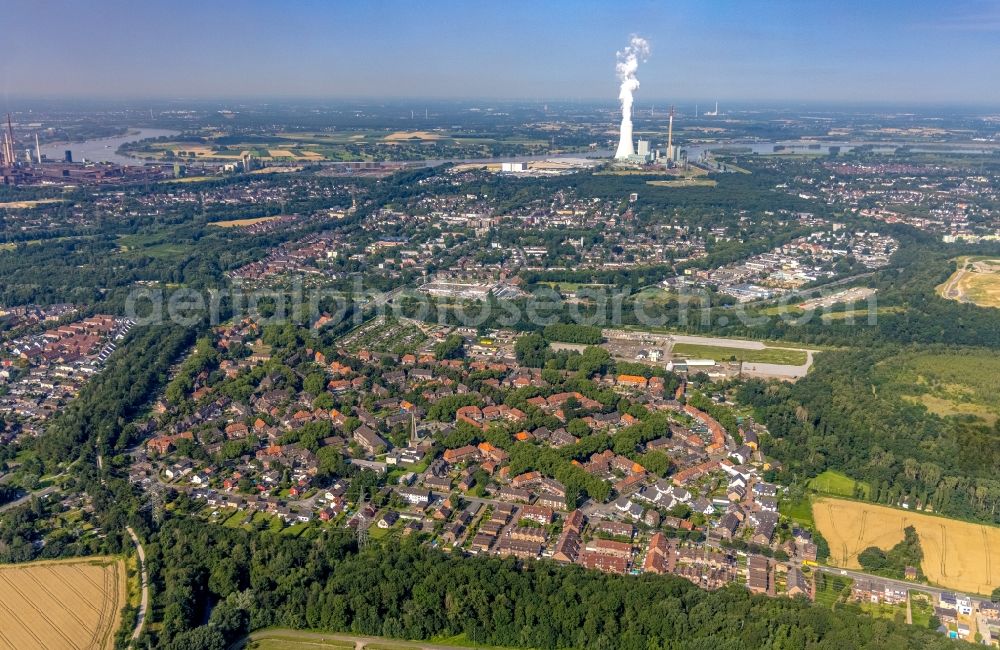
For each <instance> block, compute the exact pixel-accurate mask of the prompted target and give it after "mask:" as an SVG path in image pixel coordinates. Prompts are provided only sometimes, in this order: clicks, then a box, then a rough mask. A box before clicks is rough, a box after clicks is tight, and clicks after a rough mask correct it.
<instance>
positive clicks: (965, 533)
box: [813, 497, 1000, 594]
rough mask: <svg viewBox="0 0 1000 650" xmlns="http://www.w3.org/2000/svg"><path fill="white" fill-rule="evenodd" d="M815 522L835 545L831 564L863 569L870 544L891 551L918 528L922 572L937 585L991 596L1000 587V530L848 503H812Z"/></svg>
mask: <svg viewBox="0 0 1000 650" xmlns="http://www.w3.org/2000/svg"><path fill="white" fill-rule="evenodd" d="M813 518H814V519H815V521H816V526H817V528H818V529H819V532H820V533H821V534H822V535H823V537H825V538H826V541H827V542H828V543H829V544H830V564H832V565H834V566H842V567H846V568H848V569H860V568H861V565H860V564H859V563H858V554H859V553H861V551H863V550H865V549H866V548H868V547H869V546H877V547H879V548H881V549H883V550H888V549H890V548H892V547H893V546H895V545H896V543H897V542H900V541H901V540H902V539H903V529H904V528H906V527H907V526H913V527H914V528H915V529H916V530H917V535H918V536H919V537H920V546H921V548H922V549H923V552H924V561H923V563H922V565H921V568H922V569H923V571H924V574H925V575H926V576H927V578H928V579H929V580H930V582H931V583H932V584H935V585H939V586H941V587H946V588H949V589H957V590H960V591H966V592H970V593H980V594H989V593H990V592H992V591H993V589H995V588H996V587H1000V528H998V527H996V526H984V525H982V524H973V523H969V522H966V521H958V520H955V519H946V518H944V517H937V516H934V515H928V514H924V513H919V512H910V511H907V510H899V509H896V508H889V507H886V506H880V505H875V504H871V503H862V502H858V501H846V500H843V499H833V498H825V497H824V498H820V499H816V500H815V501H813Z"/></svg>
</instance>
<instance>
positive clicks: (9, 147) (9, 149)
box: [0, 113, 17, 167]
mask: <svg viewBox="0 0 1000 650" xmlns="http://www.w3.org/2000/svg"><path fill="white" fill-rule="evenodd" d="M14 147H15V145H14V126H13V125H12V124H11V121H10V113H7V130H6V131H5V132H4V134H3V151H2V153H3V159H2V161H0V165H2V166H4V167H11V166H13V165H14V164H15V163H16V162H17V156H16V155H15V153H14Z"/></svg>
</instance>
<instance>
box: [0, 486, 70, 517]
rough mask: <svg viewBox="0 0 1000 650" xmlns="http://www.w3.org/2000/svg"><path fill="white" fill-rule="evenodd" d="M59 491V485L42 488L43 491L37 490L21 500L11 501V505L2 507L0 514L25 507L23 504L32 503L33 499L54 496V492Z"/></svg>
mask: <svg viewBox="0 0 1000 650" xmlns="http://www.w3.org/2000/svg"><path fill="white" fill-rule="evenodd" d="M58 489H59V486H57V485H50V486H49V487H47V488H42V489H41V490H35V491H34V492H29V493H28V494H25V495H24V496H23V497H21V498H20V499H16V500H14V501H11V502H10V503H7V504H5V505H2V506H0V512H6V511H8V510H12V509H14V508H16V507H18V506H20V505H23V504H25V503H27V502H28V501H31V498H32V497H43V496H45V495H47V494H52V493H53V492H55V491H56V490H58Z"/></svg>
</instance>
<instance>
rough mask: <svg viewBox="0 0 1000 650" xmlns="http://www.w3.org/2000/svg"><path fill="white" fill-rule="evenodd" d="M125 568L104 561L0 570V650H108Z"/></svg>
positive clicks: (122, 593)
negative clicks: (71, 649) (0, 613)
mask: <svg viewBox="0 0 1000 650" xmlns="http://www.w3.org/2000/svg"><path fill="white" fill-rule="evenodd" d="M125 577H126V576H125V566H124V564H123V563H122V561H121V560H119V559H117V558H110V557H94V558H75V559H70V560H46V561H42V562H31V563H28V564H12V565H2V566H0V612H2V615H0V620H2V624H0V648H3V649H10V650H29V649H33V648H39V649H45V648H78V649H79V650H83V649H85V648H87V649H90V648H112V647H114V635H115V632H116V631H117V630H118V627H119V625H120V620H119V619H120V614H121V608H122V606H123V605H124V604H125V599H126V587H125Z"/></svg>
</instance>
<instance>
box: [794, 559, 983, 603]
mask: <svg viewBox="0 0 1000 650" xmlns="http://www.w3.org/2000/svg"><path fill="white" fill-rule="evenodd" d="M813 569H814V570H816V571H822V572H823V573H829V574H830V575H844V576H847V577H848V578H851V579H854V580H858V579H862V580H878V581H880V582H884V583H887V584H890V585H893V586H896V587H899V588H901V589H914V590H916V591H922V592H924V593H927V594H932V595H940V594H961V593H962V592H960V591H956V590H955V589H944V588H943V587H932V586H931V585H925V584H923V583H920V582H909V581H908V580H895V579H893V578H883V577H882V576H876V575H872V574H870V573H863V572H861V571H854V570H852V569H841V568H838V567H832V566H826V565H823V564H821V565H819V566H816V567H813ZM966 595H968V596H970V597H972V598H973V599H975V600H977V601H978V600H983V599H984V596H979V595H976V594H966Z"/></svg>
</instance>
